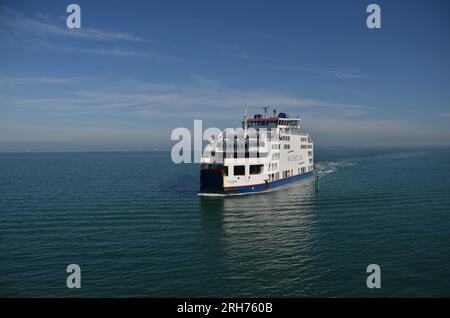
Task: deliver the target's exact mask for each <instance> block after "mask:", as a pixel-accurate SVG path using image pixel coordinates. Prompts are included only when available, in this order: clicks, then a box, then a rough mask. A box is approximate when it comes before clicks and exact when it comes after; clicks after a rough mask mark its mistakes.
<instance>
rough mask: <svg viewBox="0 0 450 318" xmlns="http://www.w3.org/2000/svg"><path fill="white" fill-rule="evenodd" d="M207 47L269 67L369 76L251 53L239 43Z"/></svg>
mask: <svg viewBox="0 0 450 318" xmlns="http://www.w3.org/2000/svg"><path fill="white" fill-rule="evenodd" d="M203 45H204V46H205V47H206V48H209V49H212V50H215V51H216V52H218V53H219V54H221V55H223V56H228V57H232V58H237V59H242V60H247V61H253V62H262V64H263V65H264V66H268V67H277V66H279V67H282V68H284V69H286V68H291V69H298V68H301V69H307V70H309V71H311V72H314V73H318V74H321V75H326V76H327V77H330V78H333V79H340V80H350V79H366V78H367V76H366V75H364V74H362V73H361V72H360V71H358V70H328V69H324V68H323V67H322V66H319V65H315V64H313V63H308V62H301V61H297V60H293V59H289V58H283V57H274V56H264V55H258V54H250V53H249V52H248V50H246V49H244V48H242V47H239V46H237V45H231V44H226V43H224V42H203Z"/></svg>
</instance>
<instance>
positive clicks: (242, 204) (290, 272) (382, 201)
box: [0, 148, 450, 298]
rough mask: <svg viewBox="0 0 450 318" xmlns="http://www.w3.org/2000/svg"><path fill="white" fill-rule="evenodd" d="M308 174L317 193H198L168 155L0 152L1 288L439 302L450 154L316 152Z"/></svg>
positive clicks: (449, 250)
mask: <svg viewBox="0 0 450 318" xmlns="http://www.w3.org/2000/svg"><path fill="white" fill-rule="evenodd" d="M315 169H316V175H318V176H319V191H318V192H316V184H315V178H314V177H312V178H308V179H305V180H302V181H299V182H296V183H293V184H290V185H287V186H284V187H280V188H279V189H277V190H274V191H270V192H268V193H261V194H249V195H240V196H199V195H198V191H199V165H197V164H174V163H173V162H172V160H171V157H170V153H169V152H138V151H136V152H133V151H128V152H126V151H122V152H73V153H69V152H60V153H33V152H30V153H3V154H0V296H2V297H344V298H345V297H450V150H449V149H410V150H398V149H333V148H330V149H318V150H317V151H316V153H315ZM69 264H77V265H79V267H80V282H81V285H80V287H81V288H68V287H67V284H66V282H67V278H68V277H69V275H71V274H70V273H67V266H68V265H69ZM370 264H377V265H378V266H379V269H380V271H379V274H380V275H379V282H380V286H379V287H380V288H368V285H367V280H368V277H369V275H371V272H369V273H368V272H367V268H368V266H369V265H370Z"/></svg>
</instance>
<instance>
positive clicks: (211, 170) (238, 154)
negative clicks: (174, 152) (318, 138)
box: [200, 108, 314, 194]
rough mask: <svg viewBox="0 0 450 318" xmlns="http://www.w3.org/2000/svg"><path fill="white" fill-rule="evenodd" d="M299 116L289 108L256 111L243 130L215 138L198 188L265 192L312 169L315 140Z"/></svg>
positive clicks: (210, 141)
mask: <svg viewBox="0 0 450 318" xmlns="http://www.w3.org/2000/svg"><path fill="white" fill-rule="evenodd" d="M301 122H302V121H301V119H300V118H299V117H290V116H289V115H288V114H286V113H279V114H277V113H276V111H275V110H274V111H273V114H271V115H270V116H267V108H265V114H264V115H262V114H256V115H254V117H253V118H250V119H248V118H247V117H246V116H245V117H244V120H243V121H242V128H243V129H242V131H241V133H236V132H231V133H230V131H229V130H227V129H226V130H224V131H223V132H222V133H221V134H220V135H219V136H217V138H211V139H210V140H209V141H208V144H207V146H206V148H205V153H204V154H203V157H202V159H201V171H200V193H201V194H206V193H222V194H233V193H246V192H261V191H267V190H270V189H273V188H275V187H278V186H281V185H284V184H287V183H290V182H294V181H297V180H300V179H303V178H306V177H309V176H311V175H312V174H313V171H314V165H313V151H314V150H313V141H312V139H311V137H310V136H309V134H307V133H304V132H301V131H300V126H301Z"/></svg>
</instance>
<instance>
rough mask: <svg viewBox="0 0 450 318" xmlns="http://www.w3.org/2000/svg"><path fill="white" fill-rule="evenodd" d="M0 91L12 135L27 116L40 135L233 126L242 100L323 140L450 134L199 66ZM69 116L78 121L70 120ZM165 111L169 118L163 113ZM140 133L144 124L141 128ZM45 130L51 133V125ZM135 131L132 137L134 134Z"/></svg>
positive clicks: (19, 82) (416, 140) (43, 80)
mask: <svg viewBox="0 0 450 318" xmlns="http://www.w3.org/2000/svg"><path fill="white" fill-rule="evenodd" d="M9 82H14V83H15V85H16V86H17V87H19V88H20V87H22V86H23V87H25V88H27V89H26V90H23V94H15V93H14V91H11V90H10V89H9V87H8V85H1V84H3V83H9ZM36 85H41V86H42V85H57V86H58V89H57V90H32V89H30V90H29V89H28V88H29V87H33V86H36ZM45 92H48V93H47V94H45ZM54 92H57V93H54ZM0 94H2V95H3V98H2V102H1V103H0V112H1V113H2V116H0V120H1V122H2V125H0V131H2V130H3V131H4V132H5V131H6V130H5V129H9V130H8V131H7V132H8V133H9V134H10V135H11V134H13V133H14V132H16V133H18V132H19V131H18V130H17V129H20V127H22V126H20V125H19V126H18V124H17V123H23V122H26V123H27V127H28V128H27V129H28V131H29V137H30V138H32V137H33V136H34V134H33V133H32V131H33V128H32V127H39V128H35V129H37V130H38V132H39V133H40V134H41V135H42V139H45V133H44V131H45V130H46V128H45V127H47V126H48V127H54V126H56V127H60V128H59V129H60V131H62V132H65V134H67V135H68V136H69V135H70V136H72V137H73V138H75V139H76V138H78V137H77V136H79V135H80V133H81V132H82V131H84V130H85V129H88V130H89V129H90V128H94V127H95V128H96V129H97V130H99V131H98V132H95V133H94V135H95V136H93V138H97V139H98V140H100V141H101V139H102V138H103V137H101V136H102V135H101V134H102V133H104V134H107V133H106V132H108V134H109V133H110V134H111V135H114V136H116V135H117V131H116V132H114V129H112V128H111V127H116V126H117V125H119V126H120V130H121V132H123V136H125V135H127V133H129V132H131V131H133V130H134V129H137V127H136V124H137V123H145V125H144V127H147V128H149V129H150V128H151V129H153V130H155V129H156V127H160V129H163V130H165V131H167V130H170V129H171V128H174V127H175V126H174V125H176V126H178V125H180V124H181V125H190V124H191V123H192V120H193V119H203V120H207V121H208V122H210V123H213V124H215V125H217V126H218V127H220V128H225V127H235V126H236V122H237V121H238V120H239V118H240V116H241V115H242V113H243V104H244V102H246V103H247V106H248V108H249V111H250V112H259V111H261V109H260V107H261V106H272V107H275V108H276V109H277V110H279V111H287V112H289V113H291V114H300V115H301V117H303V118H304V119H305V127H306V129H308V130H309V131H311V132H312V133H313V136H314V137H315V139H316V140H318V142H319V143H320V144H321V145H349V146H350V145H368V144H370V145H377V146H389V145H405V146H407V145H410V146H413V145H417V144H421V143H423V144H429V145H443V144H446V143H447V144H448V142H449V134H448V129H447V128H444V127H441V128H439V127H435V126H433V124H431V125H430V123H426V122H425V121H421V122H415V121H411V120H408V119H406V118H401V119H399V118H397V119H396V118H388V117H384V118H383V117H379V116H377V118H374V117H373V116H371V115H370V114H371V112H372V114H373V111H374V109H373V108H372V107H370V106H368V105H358V104H354V103H351V102H348V103H347V102H336V101H329V100H325V99H322V98H316V97H305V96H297V95H291V94H286V93H282V92H276V91H268V90H264V91H258V90H243V89H240V88H233V87H230V86H228V85H227V84H225V83H223V82H221V81H218V80H215V79H210V78H207V77H204V76H202V75H199V74H193V75H192V76H190V77H189V78H188V79H186V81H183V82H177V83H174V82H171V83H154V82H146V81H140V80H135V79H133V78H123V77H98V78H88V79H86V80H84V79H82V78H77V77H61V78H60V77H52V76H43V77H38V76H24V77H20V76H15V77H0ZM30 114H32V116H30ZM49 114H50V116H49ZM22 116H23V117H22ZM73 118H77V121H75V122H74V121H73ZM105 118H108V119H106V120H105ZM167 118H171V119H170V120H169V121H167V120H165V119H167ZM9 122H12V123H14V124H8V123H9ZM81 122H82V123H83V124H82V125H81V124H80V123H81ZM43 123H45V125H44V124H43ZM87 123H91V124H92V125H93V126H92V127H91V126H89V124H87ZM183 123H184V124H183ZM67 124H69V125H72V126H71V131H70V132H68V131H66V130H65V128H64V127H65V126H64V125H67ZM58 125H59V126H58ZM61 125H63V126H61ZM77 125H78V126H77ZM99 125H103V126H104V130H102V129H100V128H98V127H99ZM2 126H3V128H2ZM161 126H162V127H161ZM5 127H6V128H5ZM7 127H9V128H7ZM77 127H79V128H78V130H77ZM148 131H150V130H148ZM144 133H145V130H144V131H142V134H144ZM48 134H49V136H50V135H52V134H51V133H50V132H49V133H48ZM152 134H153V133H152ZM0 135H1V133H0ZM4 135H5V134H4ZM27 136H28V135H27ZM133 136H135V137H133V138H138V136H139V134H137V133H136V134H135V135H133ZM5 138H6V137H5ZM5 138H3V139H4V140H6V139H5ZM27 138H28V137H27ZM49 138H50V137H49ZM105 138H106V137H105ZM130 138H131V137H130ZM149 138H156V137H154V136H153V137H152V136H149ZM158 138H160V140H159V142H163V141H164V140H162V139H161V138H163V137H161V136H159V137H158ZM430 140H432V142H431V141H430ZM166 142H168V139H167V141H166Z"/></svg>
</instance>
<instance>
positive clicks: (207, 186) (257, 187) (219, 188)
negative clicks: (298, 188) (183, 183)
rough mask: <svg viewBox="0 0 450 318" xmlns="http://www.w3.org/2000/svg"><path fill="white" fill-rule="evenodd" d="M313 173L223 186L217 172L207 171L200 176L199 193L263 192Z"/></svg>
mask: <svg viewBox="0 0 450 318" xmlns="http://www.w3.org/2000/svg"><path fill="white" fill-rule="evenodd" d="M313 174H314V172H313V171H311V172H307V173H304V174H300V175H295V176H292V177H288V178H283V179H279V180H275V181H272V182H267V183H260V184H250V185H242V186H236V187H223V185H221V184H220V182H221V181H222V179H221V178H220V176H219V175H218V173H217V174H216V175H214V174H213V173H208V174H207V175H203V176H202V178H201V188H200V189H201V190H200V193H202V194H207V193H220V194H242V193H257V192H265V191H268V190H271V189H274V188H277V187H279V186H283V185H286V184H289V183H293V182H296V181H299V180H302V179H305V178H308V177H311V176H312V175H313Z"/></svg>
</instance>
